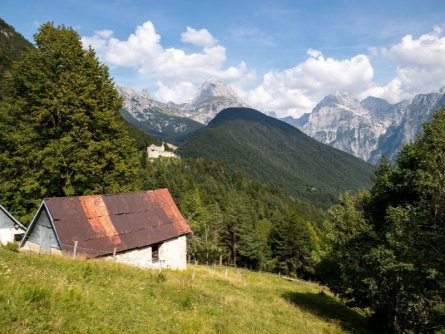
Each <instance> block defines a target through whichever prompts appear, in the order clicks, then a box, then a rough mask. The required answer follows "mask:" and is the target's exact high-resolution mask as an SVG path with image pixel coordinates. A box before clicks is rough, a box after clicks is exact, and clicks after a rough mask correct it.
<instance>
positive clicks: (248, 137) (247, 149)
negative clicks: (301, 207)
mask: <svg viewBox="0 0 445 334" xmlns="http://www.w3.org/2000/svg"><path fill="white" fill-rule="evenodd" d="M180 153H181V155H183V156H186V157H194V158H196V157H202V158H205V159H208V160H213V161H218V162H225V163H227V164H228V165H229V166H230V167H232V168H234V169H237V170H243V171H245V172H246V173H248V174H249V175H250V176H252V177H253V178H255V179H256V180H258V181H260V182H268V183H272V184H275V185H278V186H280V187H283V188H284V189H286V190H287V191H288V192H289V193H290V194H293V195H295V196H298V197H300V198H303V199H306V200H310V201H312V202H314V203H316V204H318V205H322V206H323V207H328V206H329V205H330V204H332V203H334V202H335V201H336V199H337V196H338V194H339V192H342V191H351V190H355V189H357V188H361V187H366V186H368V185H369V184H370V183H371V176H372V175H373V167H372V166H371V165H369V164H367V163H366V162H364V161H362V160H360V159H358V158H356V157H353V156H352V155H349V154H347V153H344V152H341V151H339V150H337V149H335V148H332V147H330V146H328V145H324V144H321V143H319V142H317V141H316V140H314V139H312V138H310V137H309V136H307V135H305V134H304V133H302V132H301V131H300V130H298V129H296V128H294V127H293V126H291V125H289V124H287V123H285V122H282V121H279V120H277V119H275V118H272V117H268V116H266V115H264V114H262V113H260V112H259V111H256V110H254V109H249V108H228V109H225V110H223V111H222V112H220V113H219V114H218V115H217V116H216V117H215V119H214V120H212V121H211V122H210V123H209V125H208V126H207V127H206V128H204V129H201V130H198V131H197V132H195V133H194V134H193V135H192V136H191V137H190V139H189V140H188V141H187V142H186V143H185V144H184V146H183V147H182V148H181V150H180Z"/></svg>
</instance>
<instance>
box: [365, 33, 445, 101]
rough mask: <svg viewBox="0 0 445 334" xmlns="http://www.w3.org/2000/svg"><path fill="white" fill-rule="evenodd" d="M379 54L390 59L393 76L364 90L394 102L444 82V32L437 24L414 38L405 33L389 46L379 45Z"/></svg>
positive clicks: (432, 88)
mask: <svg viewBox="0 0 445 334" xmlns="http://www.w3.org/2000/svg"><path fill="white" fill-rule="evenodd" d="M379 55H380V56H383V57H385V58H387V59H389V60H391V61H392V62H393V63H394V65H395V66H396V68H397V70H396V76H395V77H394V78H393V79H392V80H390V82H389V83H388V84H386V85H383V86H380V85H375V86H374V87H372V88H370V89H369V90H368V91H367V92H365V93H364V94H373V95H375V96H379V97H383V98H385V99H388V100H389V101H390V102H398V101H400V100H402V99H406V98H410V97H412V96H413V95H415V94H419V93H428V92H432V91H437V90H438V89H439V88H440V87H442V86H445V56H444V55H445V36H443V29H442V28H440V27H434V29H433V31H431V32H429V33H427V34H424V35H422V36H420V37H419V38H417V39H415V38H413V36H412V35H406V36H404V37H403V38H402V39H401V41H400V42H399V43H397V44H395V45H393V46H391V47H390V48H384V49H380V50H379Z"/></svg>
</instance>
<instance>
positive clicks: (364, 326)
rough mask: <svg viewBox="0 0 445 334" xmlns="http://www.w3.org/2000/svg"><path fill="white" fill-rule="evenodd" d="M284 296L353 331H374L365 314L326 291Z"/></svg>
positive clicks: (286, 294) (295, 303)
mask: <svg viewBox="0 0 445 334" xmlns="http://www.w3.org/2000/svg"><path fill="white" fill-rule="evenodd" d="M282 297H283V298H284V299H286V300H287V301H289V302H291V303H292V304H294V305H295V306H298V307H299V308H300V309H302V310H304V311H307V312H310V313H312V314H314V315H316V316H317V317H320V318H322V319H324V320H327V321H329V320H331V321H335V322H338V323H339V325H340V326H341V327H342V328H343V329H345V330H347V331H349V332H351V333H363V334H365V333H374V331H373V330H372V328H371V326H370V325H369V323H368V322H367V321H366V318H365V317H364V316H362V315H360V314H359V313H357V312H355V311H353V310H351V309H350V308H348V307H346V306H345V305H343V304H342V303H340V302H338V301H337V300H336V299H335V298H333V297H330V296H328V295H326V294H324V293H309V292H306V293H303V292H287V293H284V294H283V295H282Z"/></svg>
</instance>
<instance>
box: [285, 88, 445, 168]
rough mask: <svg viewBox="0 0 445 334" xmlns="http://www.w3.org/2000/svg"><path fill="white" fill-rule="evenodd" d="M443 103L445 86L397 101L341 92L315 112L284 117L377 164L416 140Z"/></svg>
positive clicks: (318, 107) (317, 137)
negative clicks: (358, 96) (435, 91)
mask: <svg viewBox="0 0 445 334" xmlns="http://www.w3.org/2000/svg"><path fill="white" fill-rule="evenodd" d="M443 105H445V91H444V90H443V89H442V90H440V91H439V92H438V93H430V94H420V95H417V96H415V97H414V98H413V99H412V100H410V101H408V100H406V101H402V102H399V103H397V104H390V103H388V102H387V101H385V100H383V99H380V98H375V97H367V98H366V99H364V100H363V101H360V102H359V101H358V100H357V99H356V98H354V97H353V96H351V95H348V94H345V93H337V94H335V95H329V96H327V97H325V98H324V99H323V100H322V101H321V102H320V103H319V104H318V105H317V106H316V107H315V108H314V109H313V110H312V112H311V113H309V114H305V115H303V116H302V117H301V118H299V119H292V118H289V117H287V118H285V119H283V120H284V121H286V122H288V123H290V124H292V125H294V126H296V127H298V128H299V129H301V130H302V131H303V132H305V133H306V134H308V135H309V136H311V137H313V138H315V139H317V140H318V141H320V142H322V143H324V144H328V145H331V146H333V147H335V148H338V149H340V150H342V151H344V152H348V153H351V154H353V155H355V156H356V157H359V158H361V159H363V160H365V161H368V162H370V163H372V164H376V163H378V161H379V160H380V159H381V156H382V155H385V156H386V157H387V158H388V159H390V160H395V158H396V156H397V153H398V152H399V151H400V148H401V147H402V146H403V145H405V144H407V143H409V142H412V141H414V140H415V139H416V136H417V134H418V133H419V131H421V130H422V123H423V122H425V121H430V120H431V119H432V115H433V113H434V111H436V110H437V109H439V108H440V107H441V106H443Z"/></svg>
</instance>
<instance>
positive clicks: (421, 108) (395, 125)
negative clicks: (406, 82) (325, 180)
mask: <svg viewBox="0 0 445 334" xmlns="http://www.w3.org/2000/svg"><path fill="white" fill-rule="evenodd" d="M119 92H120V94H121V96H122V97H123V98H124V108H123V109H122V110H121V112H122V114H123V116H124V118H125V119H126V120H127V121H129V122H130V123H132V124H133V125H135V126H136V127H139V129H141V130H143V131H145V132H147V133H149V134H150V135H152V136H154V137H156V138H158V139H161V140H167V141H170V142H172V143H175V144H183V143H184V142H185V141H186V139H187V138H188V137H189V136H190V135H191V134H192V133H193V132H195V131H196V130H198V129H200V128H202V127H204V126H205V125H207V124H208V123H209V122H210V121H211V120H212V119H214V118H215V116H216V115H217V114H218V113H219V112H220V111H221V110H224V109H226V108H230V107H248V105H247V104H246V103H244V102H243V101H242V100H240V99H239V97H237V95H236V93H235V92H234V90H233V89H232V88H230V87H229V86H227V85H225V84H224V83H222V82H221V81H217V80H207V81H206V82H204V83H203V84H202V85H201V87H200V88H199V89H198V90H197V91H196V93H195V94H194V96H193V97H192V98H191V99H190V100H189V101H187V102H185V103H182V104H175V103H173V102H169V103H167V104H164V103H161V102H159V101H156V100H155V99H153V98H152V97H151V96H150V95H149V94H148V92H147V91H143V92H142V93H136V92H135V91H133V90H131V89H129V88H125V87H119ZM443 105H445V89H441V90H440V91H439V92H437V93H429V94H419V95H416V96H415V97H414V98H413V99H411V100H403V101H401V102H399V103H395V104H391V103H389V102H387V101H386V100H384V99H381V98H377V97H372V96H369V97H367V98H365V99H364V100H362V101H360V100H358V99H357V98H355V97H354V96H352V95H350V94H347V93H335V94H332V95H328V96H326V97H325V98H323V99H322V100H321V101H320V103H318V104H317V105H316V107H315V108H314V109H313V110H312V111H311V112H310V113H307V114H304V115H303V116H301V117H300V118H293V117H290V116H288V117H285V118H281V119H280V120H283V121H285V122H287V123H289V124H291V125H293V126H295V127H296V128H298V129H300V130H301V131H303V132H304V133H306V134H307V135H309V136H310V137H312V138H314V139H316V140H318V141H319V142H321V143H323V144H327V145H330V146H333V147H335V148H337V149H339V150H342V151H344V152H347V153H349V154H352V155H354V156H356V157H358V158H360V159H362V160H364V161H367V162H369V163H371V164H377V163H378V162H379V161H380V159H381V157H382V155H384V156H385V157H386V158H388V159H389V160H391V161H394V160H395V158H396V157H397V154H398V152H399V151H400V149H401V147H402V146H403V145H405V144H407V143H409V142H412V141H414V140H415V139H416V136H417V133H419V131H421V130H422V123H423V122H426V121H430V120H431V119H432V115H433V113H434V111H436V110H437V109H438V108H440V107H441V106H443ZM271 115H272V113H271ZM273 116H275V114H274V115H273Z"/></svg>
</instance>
